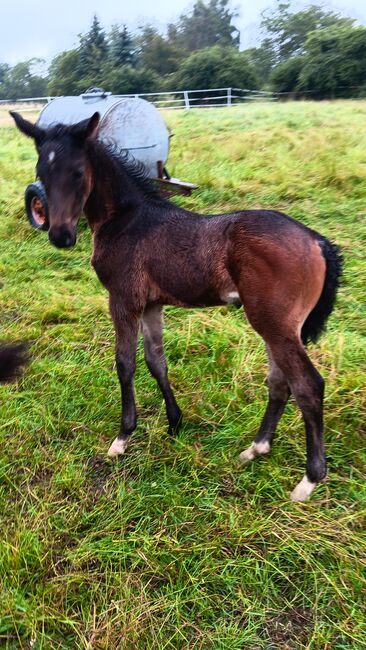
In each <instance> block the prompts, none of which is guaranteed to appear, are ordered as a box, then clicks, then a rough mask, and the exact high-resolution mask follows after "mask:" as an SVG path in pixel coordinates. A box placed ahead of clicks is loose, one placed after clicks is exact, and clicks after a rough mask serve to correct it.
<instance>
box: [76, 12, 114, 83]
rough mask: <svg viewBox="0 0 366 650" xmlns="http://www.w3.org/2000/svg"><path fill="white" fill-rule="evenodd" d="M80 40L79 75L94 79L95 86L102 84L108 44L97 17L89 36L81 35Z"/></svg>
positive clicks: (94, 19)
mask: <svg viewBox="0 0 366 650" xmlns="http://www.w3.org/2000/svg"><path fill="white" fill-rule="evenodd" d="M79 39H80V45H79V66H78V73H79V75H80V77H83V78H85V79H92V80H93V81H92V82H91V83H92V84H93V85H95V84H98V83H101V81H102V74H101V72H102V70H103V66H104V65H105V64H106V62H107V58H108V43H107V40H106V37H105V33H104V30H103V29H102V27H101V25H100V23H99V20H98V18H97V16H94V18H93V22H92V25H91V27H90V29H89V31H88V32H87V34H81V35H80V37H79Z"/></svg>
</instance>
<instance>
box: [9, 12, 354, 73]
mask: <svg viewBox="0 0 366 650" xmlns="http://www.w3.org/2000/svg"><path fill="white" fill-rule="evenodd" d="M312 3H313V4H318V2H317V0H309V1H308V2H305V1H304V0H301V2H300V3H299V5H298V6H299V7H301V6H303V5H304V4H312ZM193 4H194V2H193V1H192V2H189V0H188V2H187V0H173V1H170V2H168V0H133V2H131V1H130V2H123V0H122V2H121V0H89V1H88V2H85V1H84V0H62V2H55V3H54V2H52V0H32V2H31V1H30V0H17V1H16V2H14V1H11V0H0V62H6V63H10V64H14V63H17V62H18V61H24V60H26V59H29V58H31V57H41V58H44V59H46V60H47V61H48V62H49V61H50V60H51V59H52V57H53V56H54V55H55V54H57V53H58V52H61V51H63V50H67V49H70V48H72V47H73V46H74V45H75V44H77V42H78V34H80V33H81V32H86V31H88V29H89V27H90V24H91V21H92V18H93V15H94V14H97V16H98V18H99V20H100V22H101V24H102V26H103V27H105V28H107V29H108V28H109V27H110V26H111V25H112V24H113V23H118V24H122V23H125V24H127V26H128V27H129V28H130V29H131V30H132V31H135V30H136V29H137V28H138V26H139V24H141V23H146V22H149V23H151V24H154V25H155V26H156V27H158V28H160V29H161V30H163V29H164V27H165V25H166V24H167V23H168V22H172V21H174V20H176V19H177V17H178V16H179V15H180V14H181V13H182V12H183V11H186V10H187V9H189V8H190V7H192V6H193ZM273 4H274V1H273V0H255V1H254V2H253V1H252V0H249V1H248V0H247V1H246V2H243V1H240V0H239V1H238V2H235V0H233V1H232V6H236V7H238V10H239V12H240V16H239V18H238V19H237V20H236V21H235V24H236V26H237V27H238V28H240V30H241V42H242V47H249V46H254V45H255V44H256V41H257V40H258V24H259V21H260V14H261V12H262V11H263V10H264V9H266V8H267V7H269V6H272V5H273ZM319 4H320V2H319ZM323 4H324V6H326V7H327V8H331V9H333V10H336V11H340V12H341V13H344V14H346V15H348V16H352V17H354V18H356V19H358V21H359V22H361V23H363V24H366V0H328V1H327V2H325V3H323Z"/></svg>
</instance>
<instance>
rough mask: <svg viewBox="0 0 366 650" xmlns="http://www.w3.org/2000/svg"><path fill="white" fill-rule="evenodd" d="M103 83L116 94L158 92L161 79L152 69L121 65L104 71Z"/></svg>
mask: <svg viewBox="0 0 366 650" xmlns="http://www.w3.org/2000/svg"><path fill="white" fill-rule="evenodd" d="M103 84H104V86H105V87H106V88H108V90H110V91H111V92H113V93H114V94H116V95H124V94H130V93H148V92H158V90H159V84H161V81H160V79H159V77H158V76H157V75H156V74H155V72H154V71H153V70H149V69H146V68H141V67H140V68H136V67H132V66H131V65H122V66H120V67H118V68H109V70H107V71H106V73H105V77H104V80H103Z"/></svg>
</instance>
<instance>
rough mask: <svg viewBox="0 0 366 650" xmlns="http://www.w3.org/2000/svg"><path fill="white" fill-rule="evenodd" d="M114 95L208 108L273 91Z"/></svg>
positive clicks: (271, 96)
mask: <svg viewBox="0 0 366 650" xmlns="http://www.w3.org/2000/svg"><path fill="white" fill-rule="evenodd" d="M115 97H142V98H144V99H147V100H148V101H149V102H151V103H152V104H155V106H157V107H158V108H160V109H177V108H180V109H185V110H188V109H190V108H209V107H212V106H233V105H234V104H240V103H242V102H246V101H253V100H254V101H263V100H266V101H273V100H275V99H277V97H276V95H275V93H270V92H264V91H261V90H249V89H248V88H205V89H204V90H177V91H174V92H164V93H137V94H126V95H115ZM52 99H55V97H25V98H22V99H17V100H12V99H2V100H0V104H16V103H22V104H24V103H26V104H28V103H29V104H47V103H48V102H50V101H52Z"/></svg>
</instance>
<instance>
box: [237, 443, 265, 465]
mask: <svg viewBox="0 0 366 650" xmlns="http://www.w3.org/2000/svg"><path fill="white" fill-rule="evenodd" d="M270 450H271V445H270V444H269V442H268V440H266V441H265V442H252V444H251V445H250V447H248V449H245V450H244V451H242V452H241V454H240V456H239V460H240V462H241V463H243V464H244V463H248V462H249V461H250V460H253V458H255V457H256V456H262V455H263V454H268V452H269V451H270Z"/></svg>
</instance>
